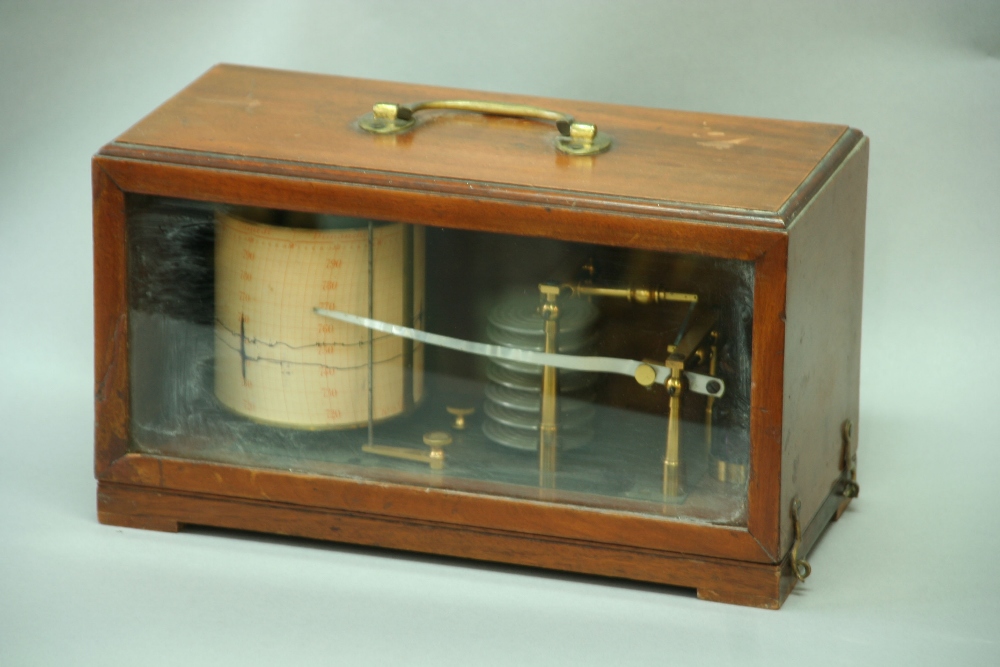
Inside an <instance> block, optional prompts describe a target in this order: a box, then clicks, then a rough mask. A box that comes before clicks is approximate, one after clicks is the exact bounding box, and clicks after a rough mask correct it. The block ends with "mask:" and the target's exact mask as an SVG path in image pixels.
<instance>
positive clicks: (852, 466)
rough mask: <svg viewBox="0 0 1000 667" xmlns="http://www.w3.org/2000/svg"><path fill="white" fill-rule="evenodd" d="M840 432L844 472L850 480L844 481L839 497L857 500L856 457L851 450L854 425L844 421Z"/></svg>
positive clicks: (858, 490)
mask: <svg viewBox="0 0 1000 667" xmlns="http://www.w3.org/2000/svg"><path fill="white" fill-rule="evenodd" d="M840 432H841V437H842V438H843V442H844V455H843V456H844V471H845V472H846V473H848V474H849V475H850V479H848V480H845V481H844V486H843V487H842V488H841V489H840V495H842V496H844V497H845V498H857V497H858V494H859V493H861V487H860V486H859V485H858V455H857V453H856V452H854V451H853V450H852V449H851V440H852V438H853V435H854V425H853V424H852V423H851V420H850V419H845V420H844V423H843V425H842V426H841V429H840Z"/></svg>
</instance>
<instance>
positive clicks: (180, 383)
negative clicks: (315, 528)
mask: <svg viewBox="0 0 1000 667" xmlns="http://www.w3.org/2000/svg"><path fill="white" fill-rule="evenodd" d="M128 237H129V241H128V242H129V276H130V278H129V279H130V284H129V307H130V311H129V317H130V346H129V350H130V352H129V353H130V357H131V365H130V368H131V392H132V425H131V442H132V448H133V449H134V450H135V451H141V452H147V453H153V454H160V455H166V456H172V457H182V458H186V459H198V460H206V461H217V462H224V463H227V464H233V465H241V466H250V467H263V468H274V469H280V470H291V471H296V472H306V473H314V474H326V475H334V476H344V477H351V478H358V477H362V478H366V479H372V480H380V481H388V482H395V483H400V484H408V485H416V486H424V487H435V488H448V489H455V490H462V491H469V492H473V493H482V494H491V495H502V496H509V497H518V498H532V499H544V500H546V501H550V502H562V503H569V504H576V505H583V506H590V507H599V508H611V509H618V510H622V511H631V512H639V513H646V514H652V515H657V516H664V517H668V518H670V517H673V518H682V519H685V520H696V521H704V522H712V523H720V524H727V525H745V523H746V494H747V491H746V489H747V484H746V481H747V478H748V453H749V420H750V350H751V341H750V334H751V329H752V304H753V292H752V290H753V265H752V263H750V262H743V261H736V260H719V259H712V258H705V257H694V256H686V255H676V254H668V253H657V252H649V251H639V250H631V249H624V248H613V247H606V246H598V245H587V244H580V243H569V242H563V241H555V240H550V239H538V238H527V237H518V236H511V235H501V234H489V233H483V232H473V231H463V230H454V229H444V228H435V227H430V226H428V227H422V226H416V225H408V224H402V223H395V222H389V221H372V220H364V219H357V218H345V217H337V216H324V215H312V214H303V213H295V212H288V211H275V210H264V209H251V208H245V207H237V206H219V205H210V204H204V203H199V202H191V201H180V200H168V199H163V198H153V197H145V196H137V195H130V197H129V200H128Z"/></svg>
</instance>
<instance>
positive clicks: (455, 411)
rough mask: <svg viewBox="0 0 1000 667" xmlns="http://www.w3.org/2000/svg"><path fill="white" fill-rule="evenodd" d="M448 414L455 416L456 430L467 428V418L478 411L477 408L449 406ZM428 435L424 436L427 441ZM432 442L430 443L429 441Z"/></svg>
mask: <svg viewBox="0 0 1000 667" xmlns="http://www.w3.org/2000/svg"><path fill="white" fill-rule="evenodd" d="M447 409H448V414H450V415H452V416H454V417H455V422H454V423H453V424H452V425H451V427H452V428H453V429H455V430H456V431H464V430H465V418H466V417H468V416H469V415H471V414H472V413H473V412H475V411H476V409H475V408H453V407H451V406H448V408H447ZM426 440H427V436H424V441H425V442H426ZM428 444H430V443H428Z"/></svg>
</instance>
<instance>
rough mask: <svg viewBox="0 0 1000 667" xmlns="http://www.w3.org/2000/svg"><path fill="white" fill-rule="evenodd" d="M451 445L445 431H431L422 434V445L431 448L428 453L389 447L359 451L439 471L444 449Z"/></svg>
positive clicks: (376, 447) (372, 447)
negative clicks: (425, 464) (415, 462)
mask: <svg viewBox="0 0 1000 667" xmlns="http://www.w3.org/2000/svg"><path fill="white" fill-rule="evenodd" d="M451 443H452V438H451V435H449V434H448V433H446V432H445V431H431V432H430V433H425V434H424V444H425V445H427V446H428V447H430V448H431V451H429V452H422V451H420V450H417V449H411V448H410V447H393V446H390V445H362V447H361V451H363V452H367V453H368V454H378V455H379V456H389V457H392V458H394V459H405V460H407V461H417V462H419V463H427V464H428V465H430V467H431V470H441V469H442V468H444V447H446V446H447V445H450V444H451Z"/></svg>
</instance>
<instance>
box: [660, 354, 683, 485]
mask: <svg viewBox="0 0 1000 667" xmlns="http://www.w3.org/2000/svg"><path fill="white" fill-rule="evenodd" d="M667 366H669V367H670V378H669V379H668V380H667V394H669V395H670V417H669V420H668V421H667V451H666V455H665V456H664V457H663V497H664V498H676V497H678V496H680V495H681V492H682V489H681V391H682V384H681V378H682V373H683V371H684V361H683V360H682V361H680V362H677V361H670V360H668V361H667Z"/></svg>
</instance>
